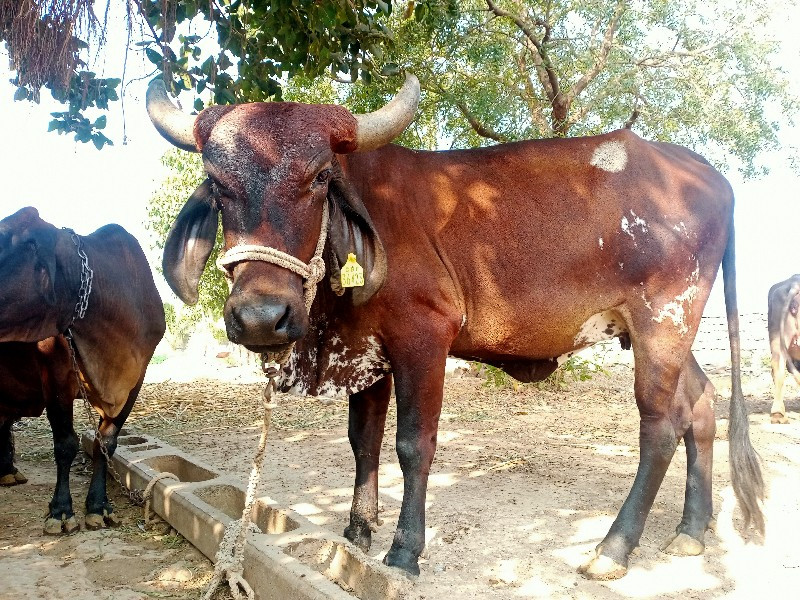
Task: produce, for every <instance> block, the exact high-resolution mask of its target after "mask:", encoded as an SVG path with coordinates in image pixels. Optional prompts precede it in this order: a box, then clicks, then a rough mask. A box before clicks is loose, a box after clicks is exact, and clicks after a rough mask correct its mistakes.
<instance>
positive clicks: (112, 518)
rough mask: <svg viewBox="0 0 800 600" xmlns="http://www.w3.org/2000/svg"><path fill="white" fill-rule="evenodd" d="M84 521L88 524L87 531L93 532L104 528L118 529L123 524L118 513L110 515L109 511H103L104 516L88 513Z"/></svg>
mask: <svg viewBox="0 0 800 600" xmlns="http://www.w3.org/2000/svg"><path fill="white" fill-rule="evenodd" d="M84 521H85V523H86V529H90V530H91V531H97V530H98V529H103V528H104V527H117V526H119V525H121V524H122V519H120V518H119V517H117V515H116V513H113V512H111V513H110V512H108V511H107V510H103V514H102V515H99V514H97V513H87V514H86V517H85V518H84Z"/></svg>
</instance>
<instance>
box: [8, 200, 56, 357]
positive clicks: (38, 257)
mask: <svg viewBox="0 0 800 600" xmlns="http://www.w3.org/2000/svg"><path fill="white" fill-rule="evenodd" d="M57 236H58V230H57V229H56V228H55V226H53V225H51V224H50V223H47V222H46V221H43V220H42V219H41V218H40V217H39V213H38V211H37V210H36V209H35V208H32V207H27V208H23V209H21V210H19V211H17V212H16V213H14V214H13V215H10V216H8V217H6V218H5V219H3V220H2V221H0V341H17V342H36V341H38V340H41V339H44V338H46V337H50V336H52V335H56V334H58V333H60V332H61V331H63V328H64V327H66V326H67V322H66V318H68V317H69V314H68V313H67V312H66V311H65V310H64V307H63V306H62V305H61V303H60V302H59V301H58V298H57V294H56V285H57V282H56V241H57ZM61 283H63V281H62V282H61Z"/></svg>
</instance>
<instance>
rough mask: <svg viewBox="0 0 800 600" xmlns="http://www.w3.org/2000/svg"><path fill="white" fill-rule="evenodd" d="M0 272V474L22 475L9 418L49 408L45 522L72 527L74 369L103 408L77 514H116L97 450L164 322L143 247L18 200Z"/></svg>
mask: <svg viewBox="0 0 800 600" xmlns="http://www.w3.org/2000/svg"><path fill="white" fill-rule="evenodd" d="M0 282H2V285H0V469H2V470H0V476H5V478H4V481H5V485H15V484H17V483H23V480H24V479H25V477H24V476H22V475H20V474H19V472H18V471H17V469H16V467H14V463H13V445H12V438H11V423H12V422H13V421H14V420H16V419H19V418H20V417H34V416H39V415H41V414H42V412H43V411H44V410H45V409H46V410H47V419H48V420H49V421H50V426H51V428H52V431H53V449H54V454H55V462H56V470H57V480H56V487H55V491H54V492H53V499H52V500H51V501H50V505H49V509H48V511H47V515H46V520H45V525H44V531H45V533H48V534H53V535H57V534H60V533H62V532H63V533H72V532H73V531H75V530H77V529H78V528H79V527H80V525H79V522H78V520H77V518H76V517H75V514H74V511H73V508H72V496H71V494H70V489H69V471H70V466H71V465H72V461H73V460H74V458H75V455H76V454H77V453H78V448H79V443H78V436H77V434H76V433H75V428H74V426H73V416H72V415H73V407H72V404H73V401H74V400H75V398H80V397H81V396H82V394H81V393H80V384H79V383H78V381H79V379H78V378H80V381H81V382H82V384H83V387H84V389H85V393H86V398H87V400H88V401H89V403H90V404H91V406H92V408H93V409H94V411H95V412H96V413H97V414H98V415H99V418H100V419H99V425H98V430H99V434H100V435H99V436H96V437H95V442H94V451H93V469H92V479H91V482H90V483H89V491H88V493H87V496H86V519H85V525H86V527H87V528H88V529H98V528H101V527H104V526H105V525H108V524H114V523H115V522H116V519H115V517H114V515H113V508H112V506H111V502H110V501H109V499H108V496H107V495H106V467H107V465H106V456H105V455H106V454H107V456H108V457H111V456H112V455H113V454H114V450H115V448H116V446H117V436H118V434H119V431H120V429H121V428H122V425H123V424H124V423H125V420H126V419H127V417H128V415H129V414H130V412H131V409H132V408H133V403H134V401H135V400H136V397H137V396H138V395H139V389H140V388H141V386H142V382H143V381H144V375H145V370H146V368H147V365H148V363H149V362H150V358H151V357H152V356H153V352H154V351H155V348H156V345H157V344H158V342H159V341H160V340H161V338H162V337H163V335H164V330H165V328H166V325H165V321H164V306H163V304H162V303H161V297H160V296H159V294H158V290H157V289H156V286H155V283H154V281H153V275H152V272H151V270H150V266H149V265H148V264H147V259H146V258H145V255H144V252H142V248H141V246H140V245H139V243H138V242H137V241H136V239H135V238H134V237H133V236H131V235H130V234H129V233H128V232H127V231H125V230H124V229H123V228H122V227H120V226H119V225H106V226H104V227H101V228H100V229H98V230H97V231H95V232H94V233H92V234H90V235H87V236H79V235H77V234H75V233H74V232H72V231H70V230H64V229H58V228H56V227H55V226H53V225H51V224H50V223H47V222H46V221H43V220H42V219H41V218H40V217H39V213H38V212H37V211H36V209H35V208H31V207H28V208H23V209H22V210H20V211H18V212H16V213H14V214H13V215H11V216H9V217H6V218H5V219H3V220H0ZM65 334H67V335H71V337H72V340H73V343H74V348H75V353H74V359H75V361H76V362H75V365H76V366H77V369H76V368H75V367H74V365H73V354H72V352H71V350H70V344H69V340H68V338H67V337H66V335H65ZM101 444H102V447H104V449H105V452H103V448H101Z"/></svg>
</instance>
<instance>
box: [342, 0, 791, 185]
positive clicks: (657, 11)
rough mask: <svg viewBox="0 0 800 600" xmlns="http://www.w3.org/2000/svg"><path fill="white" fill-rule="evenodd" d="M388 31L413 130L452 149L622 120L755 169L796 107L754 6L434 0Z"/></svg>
mask: <svg viewBox="0 0 800 600" xmlns="http://www.w3.org/2000/svg"><path fill="white" fill-rule="evenodd" d="M388 26H389V27H390V28H391V29H392V31H393V33H394V36H395V40H396V42H395V44H394V45H393V46H392V48H391V49H390V50H389V51H388V52H387V53H386V55H385V58H384V59H385V60H387V61H391V62H393V63H398V64H401V65H404V66H407V67H408V68H409V69H410V70H412V71H414V72H415V73H416V74H417V75H418V76H419V77H420V80H421V83H422V87H423V90H424V91H425V97H424V99H423V105H422V108H421V110H422V112H423V115H428V116H426V117H424V118H425V119H426V120H425V125H426V126H430V127H433V128H434V129H435V130H436V132H437V134H436V136H435V138H436V140H439V141H440V140H441V139H443V138H444V139H448V140H449V141H450V144H451V146H453V147H470V146H476V145H486V144H491V143H495V142H503V141H511V140H517V139H526V138H542V137H564V136H576V135H587V134H596V133H601V132H605V131H609V130H611V129H614V128H618V127H632V128H634V129H635V130H637V132H638V133H640V134H641V135H643V136H644V137H646V138H649V139H657V140H665V141H671V142H675V143H679V144H683V145H686V146H688V147H690V148H693V149H696V150H698V151H701V152H702V153H704V154H706V155H707V156H708V157H709V158H710V159H711V160H712V161H713V162H715V163H716V164H717V165H718V166H722V167H725V166H726V164H727V163H728V161H729V160H730V159H731V157H733V158H735V159H736V160H737V161H738V162H739V163H740V169H741V171H742V172H743V173H744V174H745V175H746V176H753V175H756V174H759V173H761V172H763V170H762V169H760V168H759V166H757V164H756V159H757V155H758V154H759V153H760V152H762V151H764V150H769V149H773V148H775V147H776V146H777V143H778V142H777V131H778V129H779V124H778V123H777V122H776V121H777V116H776V115H779V114H782V115H786V116H787V119H790V118H791V115H792V114H794V113H795V112H796V111H797V108H798V102H797V98H795V97H793V96H792V95H791V93H790V92H789V87H788V77H787V74H786V72H785V71H784V70H783V69H782V68H781V66H780V64H779V63H778V62H777V61H776V57H777V54H778V51H779V47H778V44H777V42H776V41H774V40H773V39H771V38H770V11H769V5H768V4H767V2H764V1H761V0H752V1H751V0H748V1H744V2H736V3H732V2H728V1H727V0H716V1H713V2H706V3H700V2H697V1H696V0H683V1H681V2H670V1H667V0H638V1H636V2H632V1H630V0H614V1H612V2H603V1H599V0H529V1H523V0H464V1H462V2H458V3H456V2H447V1H443V2H440V3H437V4H435V5H433V4H428V5H424V10H422V11H420V14H419V15H418V18H417V19H416V20H409V19H406V18H404V15H401V14H398V13H394V14H393V15H392V17H391V19H390V20H389V22H388ZM385 86H386V83H385V82H379V84H378V85H377V86H374V87H377V88H383V89H381V90H380V91H381V98H378V99H377V101H375V99H374V92H369V91H365V89H366V88H365V86H361V88H362V89H361V90H352V91H351V93H350V94H349V98H348V102H349V103H350V104H348V105H352V106H353V107H354V108H358V107H359V106H364V105H367V106H369V105H374V104H377V103H380V102H381V101H382V97H384V96H385Z"/></svg>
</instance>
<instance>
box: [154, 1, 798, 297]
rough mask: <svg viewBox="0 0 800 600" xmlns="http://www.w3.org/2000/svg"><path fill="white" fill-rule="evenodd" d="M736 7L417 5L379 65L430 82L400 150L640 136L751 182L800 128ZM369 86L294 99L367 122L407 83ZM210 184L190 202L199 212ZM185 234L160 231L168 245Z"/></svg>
mask: <svg viewBox="0 0 800 600" xmlns="http://www.w3.org/2000/svg"><path fill="white" fill-rule="evenodd" d="M726 6H728V5H727V4H726V2H725V0H716V1H715V2H712V3H709V4H707V5H703V6H701V5H699V4H697V3H695V2H694V1H693V0H685V1H683V2H669V1H667V0H640V1H639V2H623V1H621V0H617V1H615V2H610V3H608V2H601V1H599V0H574V1H572V2H568V1H566V0H551V1H546V0H540V1H530V2H522V1H517V0H464V1H462V2H455V1H454V0H438V1H431V2H426V3H415V2H408V3H407V4H406V6H405V10H404V11H393V12H392V13H391V15H390V18H388V20H387V21H386V26H387V27H389V28H390V30H391V31H392V33H393V37H394V43H393V44H391V45H390V46H389V47H387V49H386V50H385V51H384V52H383V53H382V54H381V55H380V58H377V57H375V56H373V66H372V69H373V71H374V72H378V73H380V72H384V73H387V74H388V73H390V72H392V71H393V70H394V69H395V68H396V67H397V65H402V66H404V67H406V68H408V69H409V70H411V71H413V72H415V73H416V74H418V76H419V77H420V80H421V83H422V87H423V90H424V94H423V96H422V100H421V102H420V107H419V114H418V117H417V119H416V120H415V122H414V123H413V124H412V125H411V127H409V129H408V130H407V131H406V132H404V133H403V135H402V136H401V137H400V138H399V140H398V141H399V143H401V144H405V145H408V146H410V147H414V148H429V149H433V148H437V147H440V146H441V145H442V143H443V141H446V142H447V143H449V145H450V146H452V147H462V148H463V147H472V146H479V145H487V144H493V143H496V142H498V141H511V140H517V139H524V138H540V137H552V136H566V135H583V134H594V133H600V132H604V131H608V130H611V129H614V128H616V127H623V126H630V127H633V128H634V129H636V130H637V131H638V132H639V133H641V134H642V135H643V136H644V137H647V138H650V139H659V140H667V141H672V142H676V143H681V144H684V145H686V146H689V147H691V148H694V149H696V150H699V151H701V152H703V153H704V154H706V155H709V154H711V156H710V158H712V160H714V161H715V162H716V163H717V165H718V166H722V167H725V166H726V161H727V160H730V157H731V156H733V157H734V158H736V159H738V160H739V162H740V164H741V169H742V171H743V172H744V173H745V174H746V175H755V174H757V173H759V167H758V166H757V164H756V158H757V155H758V153H759V152H761V151H764V150H767V149H770V148H772V147H774V146H775V145H776V143H777V136H776V132H777V130H778V124H777V123H776V122H775V121H773V120H772V119H770V118H769V116H768V115H769V111H770V110H771V108H775V106H777V107H778V109H780V110H782V111H783V112H784V113H785V114H788V115H791V114H792V113H793V112H795V110H796V106H797V101H796V99H795V98H793V97H792V96H791V95H790V94H789V92H788V88H787V85H786V81H785V73H784V72H783V71H782V70H781V68H780V67H779V66H776V64H775V62H774V57H775V53H776V51H777V46H776V44H775V43H774V42H772V41H770V39H769V35H768V34H769V29H768V24H769V20H768V14H769V13H768V11H767V10H766V9H765V8H764V7H763V6H762V5H761V3H760V2H750V1H747V2H740V3H739V4H737V5H736V6H735V7H733V8H736V7H739V8H738V9H736V10H732V9H731V10H728V9H727V8H726ZM712 17H713V18H712ZM364 79H370V78H368V77H365V78H362V81H360V82H358V83H356V84H343V83H341V82H336V81H332V79H331V78H330V77H319V76H317V75H315V74H314V73H313V72H309V73H303V72H298V73H297V74H295V75H294V76H293V77H292V78H290V79H289V80H288V82H287V83H286V84H285V85H284V86H283V88H282V97H283V98H284V99H287V100H295V101H300V102H312V103H313V102H326V103H344V104H345V105H346V106H347V107H348V108H350V109H351V110H352V111H354V112H364V111H367V110H374V109H376V108H378V107H379V106H381V105H382V104H383V103H384V102H386V100H387V99H388V98H389V97H391V95H392V94H393V93H394V92H395V91H396V89H397V85H398V78H394V77H377V78H372V79H371V80H370V81H369V82H367V81H364ZM187 160H188V159H187ZM200 180H201V176H200V175H198V179H197V180H196V181H193V182H192V183H191V185H187V186H186V187H184V188H183V189H182V191H181V192H180V193H177V194H176V198H182V199H185V198H187V197H188V196H189V194H190V193H191V192H192V190H193V189H194V187H195V186H196V185H197V184H198V183H199V182H200ZM166 187H169V186H166ZM181 202H182V200H181ZM179 206H180V204H174V205H173V207H172V209H171V210H173V211H174V212H173V213H172V214H173V215H174V214H177V210H178V208H179ZM171 223H172V220H171V218H170V219H168V220H165V221H162V222H161V226H160V227H154V229H155V230H156V231H160V233H161V235H166V232H167V230H168V228H169V226H170V225H171ZM215 277H219V276H218V275H216V274H215ZM217 282H218V283H217V285H218V286H220V287H218V288H217V289H218V294H219V296H217V297H218V298H224V296H225V291H226V288H225V284H224V282H223V281H222V279H221V278H219V279H218V280H217ZM200 302H201V304H203V303H204V302H206V300H204V296H203V295H202V294H201V300H200ZM219 306H220V307H221V302H220V304H219Z"/></svg>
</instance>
